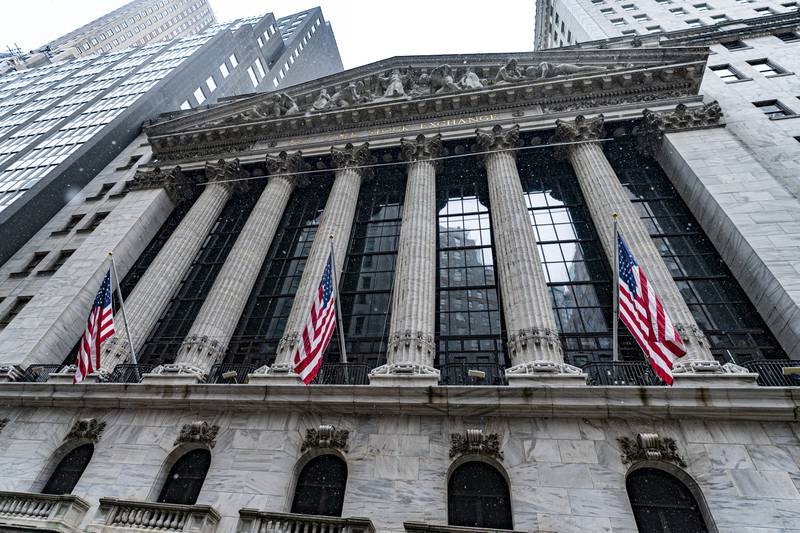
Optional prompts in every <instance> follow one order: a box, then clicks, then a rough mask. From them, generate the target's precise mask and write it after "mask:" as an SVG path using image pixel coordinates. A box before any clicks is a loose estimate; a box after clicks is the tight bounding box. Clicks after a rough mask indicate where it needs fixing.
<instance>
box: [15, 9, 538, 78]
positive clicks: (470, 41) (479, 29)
mask: <svg viewBox="0 0 800 533" xmlns="http://www.w3.org/2000/svg"><path fill="white" fill-rule="evenodd" d="M210 1H211V7H212V8H213V9H214V13H215V14H216V16H217V20H220V21H228V20H233V19H236V18H240V17H245V16H251V15H258V14H263V13H267V12H269V11H272V12H273V13H274V14H275V17H276V18H280V17H282V16H285V15H290V14H292V13H295V12H297V11H302V10H304V9H308V8H309V7H314V6H315V5H319V6H321V7H322V12H323V13H324V15H325V18H326V19H327V20H328V21H330V22H331V24H332V26H333V31H334V34H335V35H336V40H337V42H338V44H339V52H340V53H341V55H342V61H343V62H344V66H345V68H353V67H357V66H359V65H363V64H365V63H370V62H372V61H378V60H379V59H383V58H386V57H391V56H397V55H419V54H443V53H476V52H521V51H527V50H531V49H532V48H533V11H534V3H535V1H534V0H494V1H492V2H489V1H486V0H483V1H476V0H371V1H370V0H318V1H316V2H315V1H314V0H310V1H302V0H271V1H270V0H266V1H265V0H258V1H257V0H210ZM125 3H126V0H0V48H2V49H3V50H5V49H6V46H8V45H12V46H13V45H14V44H15V43H16V44H17V45H18V46H19V47H20V48H22V49H23V50H30V49H32V48H36V47H39V46H41V45H43V44H45V43H47V42H48V41H51V40H53V39H55V38H57V37H59V36H61V35H63V34H65V33H69V32H70V31H72V30H73V29H75V28H78V27H79V26H81V25H83V24H85V23H87V22H90V21H91V20H93V19H95V18H97V17H99V16H101V15H103V14H105V13H107V12H109V11H112V10H113V9H115V8H117V7H119V6H121V5H123V4H125Z"/></svg>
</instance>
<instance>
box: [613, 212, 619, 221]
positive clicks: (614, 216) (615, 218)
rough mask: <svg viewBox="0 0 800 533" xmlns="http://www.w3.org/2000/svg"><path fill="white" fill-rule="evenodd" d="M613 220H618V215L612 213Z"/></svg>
mask: <svg viewBox="0 0 800 533" xmlns="http://www.w3.org/2000/svg"><path fill="white" fill-rule="evenodd" d="M611 218H613V219H614V220H617V218H619V215H618V214H616V213H611Z"/></svg>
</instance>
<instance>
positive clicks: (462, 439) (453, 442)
mask: <svg viewBox="0 0 800 533" xmlns="http://www.w3.org/2000/svg"><path fill="white" fill-rule="evenodd" d="M470 453H477V454H481V455H489V456H491V457H495V458H497V459H499V460H501V461H502V460H503V452H502V450H500V435H498V434H497V433H489V434H488V435H484V434H483V430H482V429H467V430H466V431H465V432H464V433H451V434H450V458H451V459H452V458H453V457H456V456H458V455H465V454H470Z"/></svg>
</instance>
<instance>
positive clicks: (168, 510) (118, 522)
mask: <svg viewBox="0 0 800 533" xmlns="http://www.w3.org/2000/svg"><path fill="white" fill-rule="evenodd" d="M219 519H220V516H219V513H218V512H217V511H215V510H214V508H213V507H210V506H208V505H178V504H173V503H155V502H142V501H128V500H118V499H116V498H100V508H99V509H98V510H97V514H96V515H95V517H94V520H92V525H91V526H90V528H89V530H90V531H93V532H95V533H120V532H122V531H131V530H134V529H135V530H140V529H152V530H155V531H191V532H192V533H212V532H213V531H215V530H216V529H217V524H218V523H219Z"/></svg>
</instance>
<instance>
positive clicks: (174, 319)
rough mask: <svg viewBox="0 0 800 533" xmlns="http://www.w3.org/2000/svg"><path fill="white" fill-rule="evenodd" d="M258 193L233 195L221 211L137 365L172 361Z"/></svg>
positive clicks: (145, 345) (254, 191)
mask: <svg viewBox="0 0 800 533" xmlns="http://www.w3.org/2000/svg"><path fill="white" fill-rule="evenodd" d="M261 185H263V183H262V184H261ZM259 192H260V191H258V190H253V191H249V192H248V193H241V194H237V195H236V196H234V197H233V198H232V199H231V200H230V201H229V202H228V204H227V205H226V206H225V207H224V208H223V209H222V211H221V212H220V215H219V217H217V220H216V222H214V225H213V226H212V228H211V232H210V233H209V234H208V236H207V237H206V239H205V241H204V242H203V245H202V246H201V248H200V250H199V251H198V252H197V255H196V256H195V257H194V260H193V261H192V264H191V266H190V267H189V271H188V272H187V273H186V275H185V276H184V278H183V280H182V281H181V284H180V287H178V290H177V292H176V294H175V296H173V298H172V301H171V302H170V303H169V305H167V307H166V309H165V310H164V313H163V314H162V315H161V317H160V318H159V320H158V323H157V324H156V326H155V327H154V328H153V331H152V333H151V334H150V337H149V338H148V339H147V341H146V342H145V344H144V346H143V347H142V350H141V354H142V355H141V358H140V359H139V361H140V362H141V363H143V364H163V363H171V362H172V361H173V360H174V359H175V355H176V354H177V353H178V348H180V345H181V343H182V342H183V339H184V338H185V337H186V334H187V333H188V332H189V328H191V327H192V323H193V322H194V319H195V318H196V317H197V313H199V312H200V308H201V307H202V305H203V302H204V301H205V298H206V296H207V295H208V293H209V291H210V290H211V287H213V286H214V280H215V279H216V278H217V274H218V273H219V270H220V269H221V268H222V265H223V264H224V263H225V259H226V257H227V256H228V252H229V251H230V249H231V248H232V247H233V244H234V242H236V238H237V237H238V236H239V232H241V230H242V227H243V226H244V223H245V222H246V221H247V217H248V215H249V214H250V210H251V209H252V207H253V203H254V202H255V201H256V200H257V199H258V195H259Z"/></svg>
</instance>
